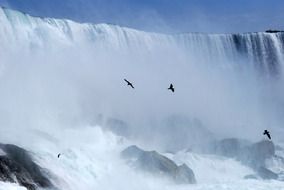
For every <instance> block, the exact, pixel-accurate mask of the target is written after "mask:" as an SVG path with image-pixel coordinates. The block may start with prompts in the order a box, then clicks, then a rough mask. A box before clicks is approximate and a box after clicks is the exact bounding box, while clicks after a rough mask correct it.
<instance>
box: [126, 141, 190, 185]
mask: <svg viewBox="0 0 284 190" xmlns="http://www.w3.org/2000/svg"><path fill="white" fill-rule="evenodd" d="M121 155H122V156H123V157H124V158H126V159H129V160H132V163H131V164H133V166H135V167H136V168H139V169H142V170H144V171H147V172H150V173H152V174H156V175H157V174H158V175H161V176H167V177H170V178H171V179H173V180H174V181H175V182H176V183H196V180H195V176H194V173H193V171H192V170H191V169H190V168H189V167H188V166H187V165H185V164H183V165H181V166H177V165H176V164H175V163H174V162H173V161H172V160H170V159H169V158H167V157H165V156H163V155H161V154H159V153H158V152H156V151H144V150H142V149H140V148H138V147H137V146H130V147H128V148H126V149H125V150H124V151H122V153H121Z"/></svg>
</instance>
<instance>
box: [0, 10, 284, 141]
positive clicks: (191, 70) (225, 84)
mask: <svg viewBox="0 0 284 190" xmlns="http://www.w3.org/2000/svg"><path fill="white" fill-rule="evenodd" d="M0 21H1V26H2V27H1V31H0V41H1V44H2V45H1V47H0V48H1V54H0V55H1V75H0V78H1V81H0V87H1V88H0V101H1V110H0V112H1V119H0V122H1V126H6V127H5V128H6V129H16V130H18V129H26V128H28V129H29V128H36V129H41V130H43V129H46V130H50V128H55V129H58V128H62V127H83V126H85V125H97V124H101V125H103V124H105V122H106V121H107V120H108V118H116V119H119V120H122V121H124V122H125V123H127V124H128V126H130V128H131V133H132V135H133V136H135V137H137V138H138V139H140V138H141V140H142V142H143V139H144V140H145V139H149V138H150V139H151V141H150V142H148V143H149V144H152V146H153V144H155V143H157V144H159V143H161V142H163V140H160V139H163V138H164V136H167V135H166V134H167V133H168V132H170V131H171V129H170V128H168V127H164V126H165V125H167V123H166V121H167V118H169V117H172V116H174V117H175V116H176V117H177V118H176V119H177V120H179V118H180V119H181V120H182V118H187V119H188V121H190V120H191V121H193V120H194V119H197V120H198V121H199V122H201V124H202V126H203V127H204V128H206V129H208V130H209V131H211V132H212V134H214V136H215V137H218V138H219V137H228V136H236V137H242V138H246V139H249V140H258V139H260V138H261V132H262V130H263V129H270V130H271V131H272V132H273V131H275V133H274V134H275V135H273V136H275V138H276V139H278V140H281V139H279V138H280V137H277V134H279V133H278V131H282V130H283V128H282V126H281V125H282V123H283V108H282V106H281V105H283V97H284V96H283V87H282V84H283V77H282V65H283V47H282V42H283V35H282V34H263V33H259V34H257V33H255V34H244V35H240V36H237V35H205V34H183V35H172V36H171V35H164V34H155V33H145V32H141V31H136V30H132V29H127V28H120V27H118V26H109V25H89V24H82V25H80V24H77V23H74V22H72V21H64V20H62V21H61V20H54V19H40V18H33V17H30V16H27V15H23V14H21V13H19V12H15V11H10V10H6V9H1V11H0ZM244 40H245V42H242V41H244ZM261 40H262V41H261ZM261 42H264V45H265V44H266V46H268V47H266V46H265V47H264V46H262V44H261ZM242 45H245V46H246V47H242ZM272 48H274V49H275V50H274V51H273V52H268V49H269V51H272V50H271V49H272ZM273 60H274V61H273ZM124 78H127V79H128V80H130V81H132V82H133V84H134V86H135V90H132V89H130V88H128V87H127V86H126V84H125V83H124V81H123V79H124ZM170 83H173V84H174V86H175V88H176V92H175V93H174V94H172V93H170V92H169V91H167V88H168V86H169V84H170ZM177 122H179V121H177ZM177 125H179V124H177ZM167 130H168V131H167ZM174 130H177V131H178V130H179V128H178V126H177V128H176V129H174ZM167 140H170V138H169V139H167ZM180 140H181V141H183V139H180ZM163 143H165V142H163ZM168 143H171V141H170V142H168Z"/></svg>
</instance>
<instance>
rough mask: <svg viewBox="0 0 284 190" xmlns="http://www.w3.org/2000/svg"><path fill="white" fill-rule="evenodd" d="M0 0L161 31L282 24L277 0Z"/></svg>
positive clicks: (36, 11) (34, 11)
mask: <svg viewBox="0 0 284 190" xmlns="http://www.w3.org/2000/svg"><path fill="white" fill-rule="evenodd" d="M0 5H2V6H6V7H10V8H12V9H16V10H20V11H23V12H26V13H29V14H31V15H35V16H42V17H55V18H68V19H72V20H75V21H78V22H92V23H111V24H117V25H122V26H127V27H131V28H136V29H140V30H146V31H154V32H165V33H183V32H206V33H235V32H254V31H264V30H267V29H270V28H271V29H284V22H283V20H284V14H283V13H284V1H283V0H269V1H268V0H60V1H59V0H0Z"/></svg>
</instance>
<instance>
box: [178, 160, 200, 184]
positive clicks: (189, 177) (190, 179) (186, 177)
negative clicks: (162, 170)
mask: <svg viewBox="0 0 284 190" xmlns="http://www.w3.org/2000/svg"><path fill="white" fill-rule="evenodd" d="M176 181H177V182H178V183H190V184H194V183H196V180H195V176H194V173H193V171H192V170H191V169H190V168H189V167H188V166H187V165H186V164H182V165H181V166H179V167H178V171H177V174H176Z"/></svg>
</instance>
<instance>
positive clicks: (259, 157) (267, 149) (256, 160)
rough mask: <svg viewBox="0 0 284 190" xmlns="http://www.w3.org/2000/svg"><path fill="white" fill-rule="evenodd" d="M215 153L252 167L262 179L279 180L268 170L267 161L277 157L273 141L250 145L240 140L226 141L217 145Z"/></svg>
mask: <svg viewBox="0 0 284 190" xmlns="http://www.w3.org/2000/svg"><path fill="white" fill-rule="evenodd" d="M215 153H217V154H221V155H223V156H226V157H230V158H235V159H237V160H239V161H240V162H242V163H243V164H245V165H247V166H249V167H251V168H252V169H253V170H254V171H255V172H256V173H257V175H258V176H259V177H261V178H262V179H277V178H278V175H277V174H276V173H274V172H272V171H271V170H269V169H267V168H266V164H265V161H266V159H269V158H272V157H274V156H275V147H274V144H273V142H272V141H268V140H265V141H261V142H257V143H248V142H246V141H243V140H240V139H234V138H232V139H224V140H221V141H220V142H217V143H216V144H215Z"/></svg>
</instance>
